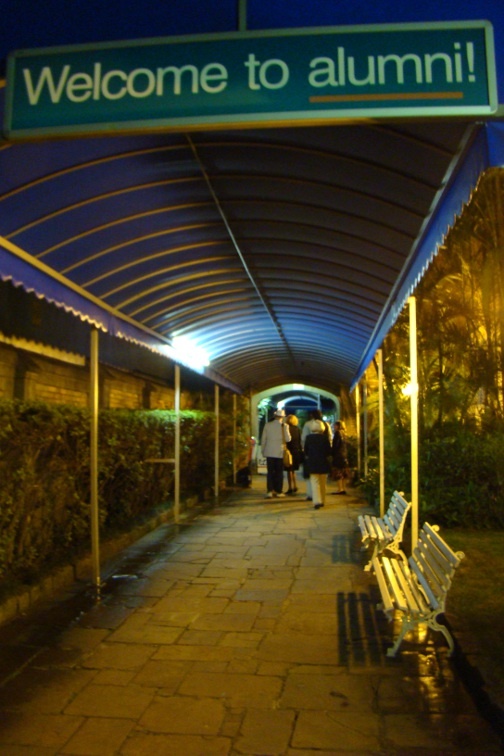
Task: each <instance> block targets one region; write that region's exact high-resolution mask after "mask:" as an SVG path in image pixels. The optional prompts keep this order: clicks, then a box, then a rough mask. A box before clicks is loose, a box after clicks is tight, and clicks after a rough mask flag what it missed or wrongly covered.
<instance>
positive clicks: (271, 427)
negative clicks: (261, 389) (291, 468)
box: [261, 409, 291, 499]
mask: <svg viewBox="0 0 504 756" xmlns="http://www.w3.org/2000/svg"><path fill="white" fill-rule="evenodd" d="M284 417H285V412H284V410H283V409H277V410H276V411H275V413H274V416H273V419H272V420H270V421H269V423H266V425H265V426H264V430H263V432H262V436H261V453H262V455H263V457H266V470H267V475H266V487H267V490H268V492H267V494H266V498H267V499H272V498H273V497H275V496H280V497H282V498H283V497H284V496H285V494H284V493H282V488H283V472H284V469H283V452H284V448H285V445H286V444H287V442H288V441H290V440H291V435H290V431H289V426H288V425H287V424H284V422H283V418H284Z"/></svg>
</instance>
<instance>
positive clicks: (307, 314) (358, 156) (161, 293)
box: [0, 120, 479, 390]
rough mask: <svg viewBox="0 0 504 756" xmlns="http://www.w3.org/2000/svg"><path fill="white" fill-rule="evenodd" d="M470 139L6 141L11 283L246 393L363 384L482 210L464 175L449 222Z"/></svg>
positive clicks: (430, 128)
mask: <svg viewBox="0 0 504 756" xmlns="http://www.w3.org/2000/svg"><path fill="white" fill-rule="evenodd" d="M472 131H474V127H472V126H471V125H470V124H469V123H468V122H464V121H460V120H458V121H436V122H435V123H434V122H432V121H431V122H423V123H420V122H419V123H414V122H409V123H404V122H402V123H386V122H382V123H380V124H361V125H338V126H326V127H311V128H291V129H256V130H250V131H229V132H216V131H210V132H207V133H203V132H197V133H193V134H191V135H186V134H182V133H181V134H173V133H166V134H157V135H140V136H110V137H102V138H87V139H84V138H82V139H74V140H67V141H63V140H62V141H47V142H39V143H21V144H3V146H2V149H1V151H0V236H1V237H3V239H4V240H5V241H6V245H4V246H9V247H10V250H11V251H10V252H4V254H3V255H1V256H0V273H1V275H2V278H4V280H5V279H9V278H10V279H12V280H13V281H14V282H15V283H17V284H22V285H23V286H24V287H25V288H27V289H30V288H31V289H33V290H35V291H36V292H37V293H38V294H40V295H43V296H45V297H46V298H48V299H51V298H52V301H55V302H57V303H58V304H60V305H65V306H67V308H68V309H72V310H73V311H74V312H77V313H79V314H80V316H81V317H85V318H87V319H89V320H91V321H92V322H98V323H99V324H100V326H101V327H103V328H105V329H106V330H110V331H111V332H117V333H120V334H121V335H125V336H126V337H129V338H135V339H137V340H140V341H142V339H145V342H146V343H149V344H150V345H152V344H153V343H155V342H156V339H157V338H159V343H160V344H162V343H163V342H164V341H165V340H168V342H170V341H171V339H172V338H173V337H174V336H179V335H185V336H190V337H191V338H192V339H193V341H194V342H195V343H196V344H197V345H198V346H200V347H203V348H205V349H206V350H207V352H208V353H209V356H210V360H211V368H212V370H213V371H216V372H217V373H218V374H220V375H221V376H223V378H224V379H225V380H226V381H228V382H230V384H233V385H236V386H238V387H240V388H241V389H247V388H251V389H253V390H261V389H264V388H267V387H268V386H273V385H275V384H277V383H284V382H299V383H309V384H311V385H313V384H316V385H319V386H320V387H321V388H327V389H334V388H335V386H337V384H344V385H351V384H352V382H354V381H355V379H356V378H357V377H358V376H359V374H360V372H362V370H363V369H364V368H365V367H366V364H368V363H369V361H370V360H371V359H372V356H373V353H374V350H375V349H376V348H377V346H379V341H380V339H381V338H383V335H384V332H383V331H384V329H386V328H388V327H390V324H391V322H392V320H393V318H395V317H396V315H397V308H398V307H400V306H402V303H403V302H404V297H405V295H407V292H408V287H409V288H411V285H414V280H415V278H416V277H417V276H418V271H416V269H414V268H415V265H416V266H417V267H418V265H420V267H421V266H422V265H425V260H426V259H428V258H429V256H431V255H432V254H433V252H434V251H435V246H436V244H438V243H439V242H440V241H441V238H442V234H443V233H444V231H445V230H446V228H447V225H448V224H449V223H451V222H452V221H453V212H457V211H459V210H460V207H461V205H462V203H463V202H464V201H466V199H467V196H468V194H469V192H470V190H471V188H472V186H471V185H472V183H473V179H467V178H465V179H464V182H465V183H464V185H463V189H462V191H459V190H457V191H456V192H455V199H454V200H453V201H452V202H451V204H450V206H449V209H448V212H449V213H450V215H449V217H448V216H444V215H443V212H445V211H444V210H442V208H443V202H445V201H446V197H447V196H449V191H450V190H451V191H453V187H454V185H455V184H454V181H453V180H454V177H455V175H456V172H455V171H454V168H455V166H457V167H459V166H461V165H464V160H466V153H467V150H468V147H470V146H471V145H472V144H473V143H474V136H469V135H470V134H471V133H472ZM475 133H477V129H476V132H475ZM478 166H479V164H478ZM478 169H479V167H478ZM440 208H441V210H440ZM433 211H434V212H436V211H438V213H439V212H440V213H441V215H439V214H438V216H437V218H436V222H437V226H436V229H437V230H436V231H435V233H431V235H430V237H429V236H428V235H429V232H431V229H432V225H431V220H432V219H431V213H432V212H433ZM427 237H428V238H429V246H428V248H426V247H425V246H422V240H423V239H424V238H427ZM16 250H22V252H23V253H24V254H25V256H26V259H27V260H28V261H29V260H33V261H35V262H36V263H37V265H39V267H40V266H42V267H43V270H44V271H45V273H44V276H43V278H44V283H41V279H40V276H41V275H42V274H41V273H40V270H37V275H38V278H36V277H35V273H34V279H33V280H29V278H30V276H29V274H28V273H27V272H26V271H27V270H28V269H29V265H26V262H23V265H24V266H25V268H23V271H24V272H23V273H21V272H20V271H19V270H17V271H16V272H13V268H12V264H13V263H12V261H13V251H14V253H15V251H16ZM14 256H15V254H14ZM410 271H413V273H410ZM51 272H54V273H55V274H57V276H58V279H57V280H56V281H53V282H52V283H51V282H50V281H51V278H50V273H51ZM65 282H70V283H71V286H72V288H71V290H68V298H67V299H66V300H65V301H63V300H64V299H65V297H67V295H66V294H64V293H62V292H64V291H65ZM51 286H53V287H54V290H51ZM401 287H402V288H401ZM56 289H57V290H56ZM101 306H103V313H105V315H104V317H103V320H102V321H100V317H101V316H100V314H99V313H100V307H101ZM87 308H88V309H87ZM123 319H125V320H123Z"/></svg>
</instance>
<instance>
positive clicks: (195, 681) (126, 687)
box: [0, 477, 502, 756]
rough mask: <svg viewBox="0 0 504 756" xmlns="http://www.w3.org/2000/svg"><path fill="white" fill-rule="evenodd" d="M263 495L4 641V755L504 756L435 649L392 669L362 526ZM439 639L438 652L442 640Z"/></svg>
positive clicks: (340, 514) (185, 529)
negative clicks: (97, 591)
mask: <svg viewBox="0 0 504 756" xmlns="http://www.w3.org/2000/svg"><path fill="white" fill-rule="evenodd" d="M333 490H334V489H333V488H332V487H331V486H330V487H329V496H328V501H327V505H326V507H325V508H323V509H321V510H318V511H315V510H314V509H313V508H312V506H311V504H310V502H306V501H305V500H304V497H303V495H302V494H300V495H298V496H296V497H289V498H285V499H272V500H265V499H264V498H263V494H264V479H263V478H260V477H256V478H254V482H253V487H252V488H251V489H247V490H240V491H236V492H234V493H233V494H232V495H231V496H230V498H228V499H227V500H226V501H225V503H223V504H220V505H219V506H218V507H217V508H215V509H212V510H209V511H206V512H201V513H200V514H199V515H198V516H197V517H196V518H195V519H193V520H191V521H187V522H186V523H184V524H182V525H179V526H173V525H172V526H170V525H165V526H162V527H160V528H158V529H157V530H156V531H154V532H153V533H151V534H150V535H148V536H146V537H145V538H143V539H141V540H140V541H139V542H137V543H136V544H135V545H134V546H132V547H129V548H128V549H126V550H125V551H124V552H123V553H122V555H121V557H120V558H118V559H116V560H115V562H114V563H113V564H110V565H108V567H107V570H108V572H107V571H106V572H105V576H106V580H105V585H104V588H103V591H102V595H101V598H100V600H99V601H97V600H96V598H95V596H94V595H93V592H92V591H90V590H87V591H85V590H83V589H82V587H79V586H75V585H74V586H72V588H71V589H69V590H68V591H67V592H66V594H65V595H64V596H59V597H58V600H57V601H56V600H55V601H53V602H52V603H47V604H45V605H43V606H41V607H39V608H38V609H37V611H35V612H31V613H30V614H28V615H26V616H25V617H21V618H19V619H16V620H15V621H12V622H10V623H8V624H6V625H4V626H3V627H0V652H1V657H0V683H1V685H0V755H1V756H18V754H19V755H21V754H33V756H35V755H36V756H45V755H46V754H47V756H48V755H49V754H87V755H90V756H91V755H93V754H96V756H109V755H110V756H112V754H132V755H134V756H143V755H144V754H145V756H147V755H148V756H153V755H154V756H164V755H166V756H178V755H180V756H196V755H200V756H214V755H218V756H225V755H228V754H229V755H231V754H242V755H243V754H245V755H247V754H248V755H250V756H252V755H253V754H254V755H255V754H257V755H269V754H272V755H275V754H278V755H279V756H280V755H284V754H285V756H295V755H297V756H315V754H318V755H319V756H320V755H324V754H325V755H326V756H327V755H329V754H348V753H354V754H415V753H418V754H458V753H472V754H488V753H501V752H502V747H501V741H500V737H499V734H498V732H497V729H496V728H495V725H494V724H492V723H491V722H489V721H488V720H487V719H486V718H485V717H484V716H483V715H482V714H481V713H480V710H479V708H478V706H477V705H476V703H475V700H474V698H473V696H472V694H471V691H470V689H469V688H468V687H467V685H466V681H465V680H464V675H463V674H461V673H460V670H459V668H458V665H457V664H455V663H454V661H453V660H451V659H449V658H448V656H447V647H446V645H445V643H444V639H443V637H442V636H441V634H436V636H432V635H431V634H429V635H428V636H425V633H424V632H423V631H419V632H415V633H411V634H410V635H409V636H407V639H406V641H405V642H404V643H403V646H402V647H401V653H400V655H398V657H397V658H395V659H389V658H387V656H386V649H387V647H388V646H389V645H390V643H391V638H392V630H393V628H392V627H391V626H390V625H389V624H388V623H387V622H386V620H385V618H384V617H383V615H382V614H381V613H380V612H379V611H377V610H376V604H377V602H378V601H379V595H378V591H377V588H376V583H375V579H374V577H373V576H372V575H369V573H365V572H364V570H363V567H364V565H365V563H366V561H367V560H366V554H365V553H363V552H361V550H360V538H359V535H360V534H359V532H358V529H357V527H356V518H357V515H358V514H360V513H362V512H363V508H364V507H365V505H364V504H363V502H362V500H361V499H359V498H357V497H355V496H353V495H347V496H334V495H331V491H333ZM437 636H439V637H437Z"/></svg>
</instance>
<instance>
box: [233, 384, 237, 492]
mask: <svg viewBox="0 0 504 756" xmlns="http://www.w3.org/2000/svg"><path fill="white" fill-rule="evenodd" d="M236 449H237V438H236V394H233V486H234V485H236Z"/></svg>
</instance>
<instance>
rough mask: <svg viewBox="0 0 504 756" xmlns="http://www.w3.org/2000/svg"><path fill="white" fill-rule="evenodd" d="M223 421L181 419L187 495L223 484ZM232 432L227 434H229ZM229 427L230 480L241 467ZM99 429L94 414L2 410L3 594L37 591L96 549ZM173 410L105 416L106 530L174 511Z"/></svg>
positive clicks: (32, 407) (10, 406) (102, 495)
mask: <svg viewBox="0 0 504 756" xmlns="http://www.w3.org/2000/svg"><path fill="white" fill-rule="evenodd" d="M214 422H215V416H214V414H213V413H208V412H197V411H185V412H182V413H181V492H182V496H183V498H187V497H189V496H191V497H194V496H197V497H199V498H202V497H203V496H204V495H205V492H208V491H209V490H210V489H211V488H213V485H214V435H215V430H214V429H215V425H214ZM223 425H224V428H223V427H222V426H223ZM225 426H226V419H224V420H223V421H222V422H221V430H222V438H221V440H220V450H221V466H222V477H225V476H226V474H227V473H228V471H229V469H230V468H231V467H232V459H230V454H231V455H232V449H230V444H229V433H228V430H229V429H227V428H226V427H225ZM89 429H90V416H89V413H88V412H87V411H86V410H82V409H78V408H74V407H69V406H52V405H45V404H33V403H30V404H28V403H23V402H0V476H1V480H2V484H1V486H0V591H1V589H2V588H3V589H4V590H5V586H6V585H12V584H13V583H17V582H19V583H30V582H34V581H36V580H37V579H38V578H39V577H40V575H41V574H43V573H44V572H45V571H47V570H48V569H50V568H51V567H54V566H55V565H61V564H68V563H71V562H72V560H73V559H74V558H75V556H78V555H79V554H82V553H85V552H86V551H88V550H89V545H90V544H89V540H90V536H89V531H90V524H89V501H90V493H89V491H90V486H89V483H90V481H89ZM174 438H175V413H174V412H173V411H161V410H159V411H157V410H155V411H122V410H105V411H101V412H100V416H99V476H98V482H99V505H100V523H101V532H102V534H103V535H104V536H107V535H108V534H111V533H114V532H119V531H123V532H124V531H127V530H128V529H129V528H131V527H132V526H134V525H135V524H138V523H140V522H141V521H142V520H146V519H147V518H148V517H150V516H152V515H153V514H154V513H155V512H156V511H158V510H159V509H167V508H169V507H170V506H171V505H172V502H171V494H172V490H173V466H172V465H164V464H152V463H149V462H147V461H146V460H148V459H149V458H158V457H168V458H173V457H174Z"/></svg>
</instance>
